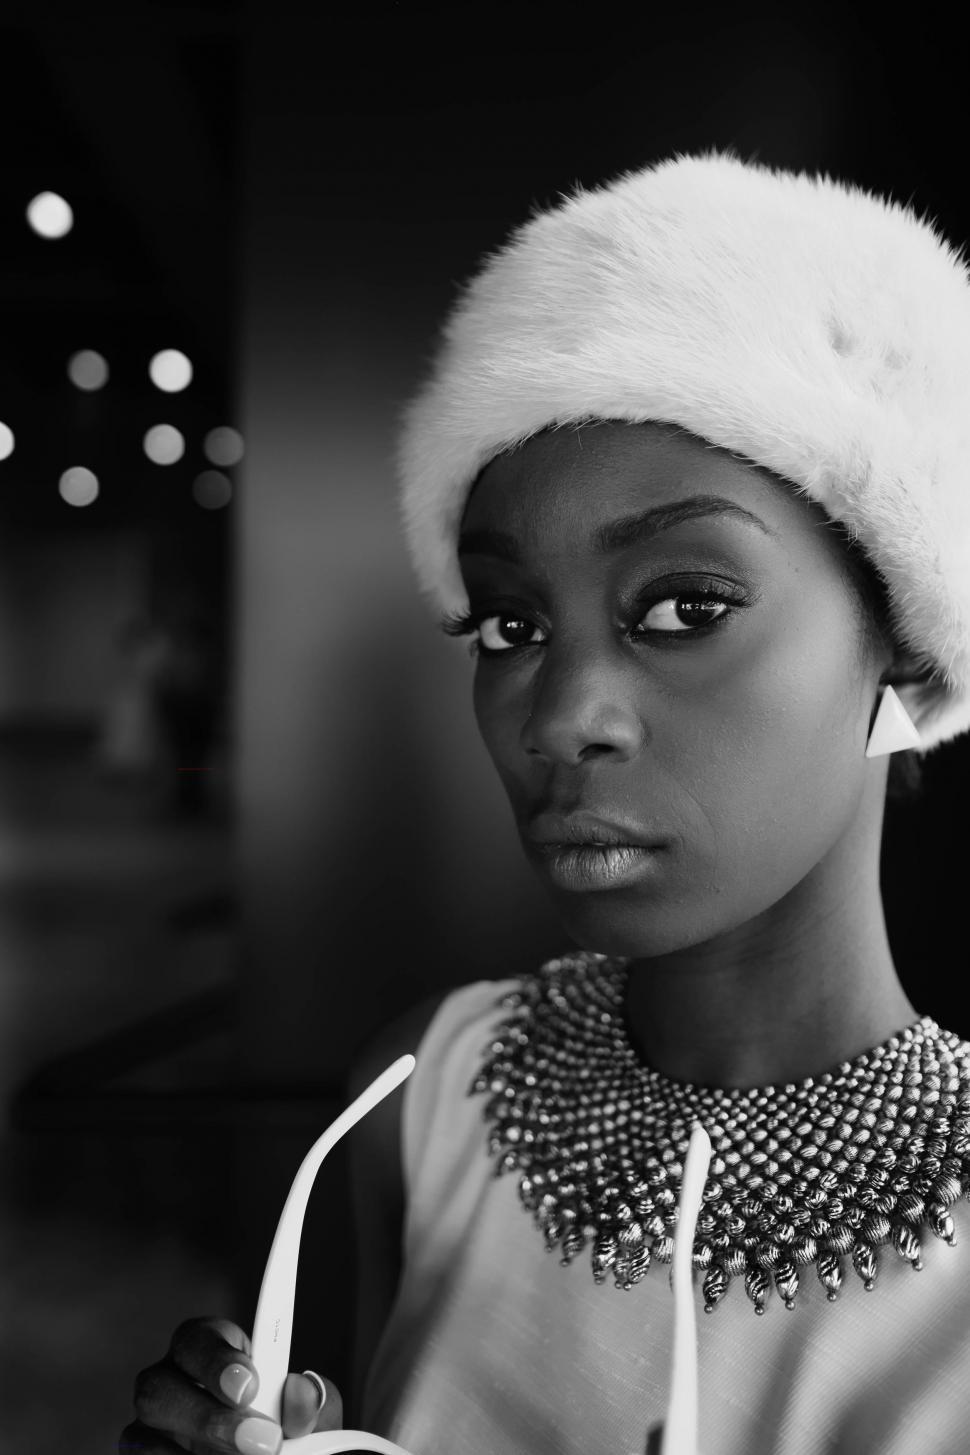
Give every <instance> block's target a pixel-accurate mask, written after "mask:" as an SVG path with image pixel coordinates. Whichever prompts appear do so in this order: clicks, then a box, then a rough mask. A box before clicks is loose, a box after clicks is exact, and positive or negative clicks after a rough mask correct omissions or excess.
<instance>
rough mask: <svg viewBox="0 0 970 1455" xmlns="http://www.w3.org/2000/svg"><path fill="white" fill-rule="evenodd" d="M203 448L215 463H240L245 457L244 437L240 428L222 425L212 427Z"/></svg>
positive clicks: (208, 458)
mask: <svg viewBox="0 0 970 1455" xmlns="http://www.w3.org/2000/svg"><path fill="white" fill-rule="evenodd" d="M202 450H203V453H204V454H205V457H206V459H207V460H211V461H212V463H213V465H222V466H223V467H225V466H226V465H238V464H239V461H240V460H241V459H242V457H243V437H242V435H241V434H240V433H239V431H238V429H230V428H229V426H228V425H220V426H219V428H218V429H210V430H209V433H208V434H207V435H206V437H205V439H204V440H203V442H202Z"/></svg>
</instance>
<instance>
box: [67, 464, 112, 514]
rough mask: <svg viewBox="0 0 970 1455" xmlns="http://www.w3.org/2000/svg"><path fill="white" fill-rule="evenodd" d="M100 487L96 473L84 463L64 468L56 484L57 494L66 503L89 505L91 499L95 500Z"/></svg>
mask: <svg viewBox="0 0 970 1455" xmlns="http://www.w3.org/2000/svg"><path fill="white" fill-rule="evenodd" d="M100 488H101V487H100V486H99V485H98V477H97V475H96V474H95V473H94V471H93V470H88V469H86V468H85V466H84V465H72V466H71V468H70V469H69V470H65V471H64V474H63V475H62V476H61V478H60V481H59V482H58V486H57V490H58V494H59V495H60V497H61V499H62V500H66V501H67V503H68V505H90V504H91V502H92V500H97V498H98V494H99V492H100Z"/></svg>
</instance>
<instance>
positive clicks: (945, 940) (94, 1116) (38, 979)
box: [0, 0, 970, 1455]
mask: <svg viewBox="0 0 970 1455" xmlns="http://www.w3.org/2000/svg"><path fill="white" fill-rule="evenodd" d="M890 27H891V22H890V21H889V20H888V18H887V16H886V13H885V12H881V13H880V12H875V11H873V13H872V16H869V15H867V14H866V13H865V12H863V11H860V10H858V9H857V10H856V11H855V12H854V13H850V12H848V11H846V10H838V11H837V10H836V9H835V8H834V7H833V8H832V9H830V10H826V9H824V8H819V7H812V8H811V9H810V10H809V11H806V12H805V13H804V14H803V15H801V16H799V17H798V18H793V17H792V16H791V15H790V14H784V15H783V14H782V13H781V12H780V11H778V12H775V13H774V14H773V15H760V14H759V15H755V14H752V15H749V16H745V15H744V14H738V13H737V12H736V11H735V10H733V9H732V10H729V9H727V8H725V9H723V10H720V9H719V10H717V11H713V12H705V11H703V10H698V11H693V12H691V11H688V10H685V9H684V8H683V7H677V8H675V10H674V12H673V13H672V14H667V13H663V14H660V13H655V12H651V13H649V14H646V15H645V13H644V11H643V10H642V8H640V7H636V8H634V7H631V8H630V10H629V11H624V10H623V9H622V8H616V7H613V8H609V7H607V8H605V9H602V10H594V11H590V10H589V8H588V7H576V8H571V7H569V6H563V5H560V6H556V7H554V8H553V7H545V6H534V7H528V6H525V7H524V6H521V5H511V4H493V5H491V6H488V7H475V8H472V7H465V8H462V7H457V6H454V5H449V6H446V5H443V4H440V5H434V4H429V5H423V6H419V7H418V6H412V5H405V4H399V5H388V6H384V7H376V8H375V7H368V6H350V7H339V8H338V9H336V10H334V9H327V8H325V7H323V6H319V7H314V8H310V7H304V6H301V5H297V4H295V3H291V0H276V3H274V4H272V5H269V4H256V3H254V4H251V5H245V4H238V3H229V0H222V3H220V0H208V3H200V4H180V3H176V4H168V5H163V4H151V3H147V0H126V3H125V4H123V5H122V4H112V5H109V4H105V3H102V0H91V3H89V4H88V5H86V6H85V7H83V9H82V8H81V7H69V6H64V7H63V8H58V7H56V6H49V5H44V4H40V3H36V4H33V5H30V6H26V5H25V6H22V7H20V6H16V5H8V6H6V7H5V8H4V10H3V12H2V15H0V61H2V66H3V83H2V85H0V125H2V135H3V138H4V145H3V149H2V154H0V178H2V186H0V249H2V251H0V259H2V266H0V318H2V324H0V455H3V456H4V458H2V459H0V1038H2V1040H0V1068H2V1069H0V1074H2V1077H3V1095H4V1109H5V1117H4V1121H3V1125H2V1128H0V1243H2V1260H3V1262H2V1267H3V1274H4V1285H3V1289H2V1293H0V1367H2V1369H3V1375H4V1387H5V1389H6V1391H7V1395H6V1398H5V1413H4V1443H5V1447H6V1448H9V1449H10V1450H16V1451H18V1452H21V1455H34V1452H38V1455H39V1452H44V1455H47V1452H49V1451H51V1450H53V1449H55V1448H63V1445H64V1441H65V1439H69V1441H70V1448H71V1450H72V1452H73V1455H95V1452H102V1451H106V1450H113V1449H114V1448H115V1442H116V1441H117V1438H118V1434H119V1431H120V1429H121V1427H122V1426H123V1425H124V1424H125V1423H126V1422H127V1421H128V1420H129V1419H130V1418H131V1387H132V1383H133V1379H134V1375H135V1373H136V1372H137V1370H138V1369H140V1368H141V1367H142V1366H143V1365H145V1364H148V1363H150V1362H154V1360H156V1359H157V1358H159V1357H161V1355H162V1354H163V1353H164V1351H165V1348H166V1346H167V1343H168V1339H169V1337H170V1334H171V1332H172V1330H173V1329H174V1327H175V1325H176V1323H178V1322H179V1321H180V1320H181V1319H182V1318H185V1317H187V1316H188V1315H190V1314H204V1313H214V1314H224V1315H226V1316H228V1317H231V1318H234V1319H236V1320H237V1321H238V1322H240V1323H242V1324H243V1325H244V1326H245V1327H246V1328H247V1329H249V1328H251V1326H252V1319H253V1315H254V1312H255V1301H256V1295H257V1293H258V1286H259V1279H260V1276H261V1273H262V1268H263V1263H264V1260H265V1258H266V1255H267V1253H268V1250H269V1246H270V1243H271V1240H272V1235H273V1232H274V1230H275V1226H276V1221H277V1218H278V1216H279V1213H280V1210H281V1208H282V1203H283V1200H284V1198H285V1195H286V1191H287V1189H288V1187H289V1183H290V1180H291V1178H292V1176H293V1175H294V1173H295V1171H296V1168H297V1167H298V1165H299V1163H300V1161H301V1159H302V1157H303V1154H304V1153H305V1151H306V1150H307V1148H308V1147H309V1145H310V1144H311V1142H312V1141H313V1140H314V1138H315V1137H316V1136H317V1135H318V1133H319V1132H320V1131H321V1130H322V1129H323V1127H324V1126H325V1125H326V1124H327V1122H328V1121H329V1120H330V1119H332V1117H333V1116H334V1115H336V1113H337V1111H339V1110H340V1109H341V1107H342V1105H343V1104H344V1076H345V1073H346V1070H347V1067H348V1064H349V1061H350V1059H351V1057H352V1056H353V1054H354V1052H355V1050H356V1049H357V1048H358V1047H359V1046H360V1044H361V1043H362V1042H363V1041H364V1040H365V1039H366V1038H367V1037H368V1036H369V1035H370V1034H371V1033H372V1032H373V1031H374V1030H375V1028H376V1027H377V1026H378V1025H379V1024H380V1023H382V1022H383V1021H385V1020H387V1019H389V1018H390V1017H391V1016H393V1015H395V1014H397V1013H398V1012H399V1011H401V1010H403V1009H405V1008H406V1007H407V1006H408V1005H410V1004H411V1003H413V1002H414V1001H416V1000H418V999H420V998H421V997H423V996H424V995H426V994H427V993H429V992H430V991H432V990H434V989H437V988H439V987H445V986H450V985H458V984H461V983H464V982H467V981H469V980H474V979H479V978H483V977H487V978H499V977H502V976H505V975H509V974H513V973H516V972H517V971H519V970H526V969H530V968H534V966H535V965H536V964H537V963H538V961H539V959H540V958H542V957H543V956H546V955H550V954H553V953H555V952H556V951H558V950H561V949H563V948H565V947H566V946H567V945H568V943H569V942H568V940H567V939H566V937H565V936H564V935H563V933H562V931H561V930H560V928H559V926H558V923H557V921H556V920H555V918H554V917H553V915H552V912H551V909H550V907H549V905H548V904H547V902H546V900H545V898H544V897H543V896H542V894H541V892H540V890H539V888H538V887H537V885H536V884H535V883H534V881H533V878H532V875H531V872H530V870H529V869H528V866H527V865H526V863H525V861H524V859H523V857H522V855H521V851H520V849H519V847H518V840H517V837H516V835H515V832H514V829H513V825H512V819H511V814H510V811H509V810H508V809H507V808H506V805H505V799H504V794H503V792H502V790H501V787H500V785H499V783H498V780H497V778H495V776H494V774H493V770H492V769H491V765H490V763H489V762H488V760H487V757H486V754H485V751H484V748H483V747H482V745H481V743H480V741H479V739H478V737H477V732H476V729H475V724H474V719H473V716H472V710H471V698H470V681H471V672H472V665H471V663H470V662H469V660H468V658H467V657H466V656H465V653H464V650H463V648H461V647H459V646H457V644H455V643H454V642H449V641H447V640H446V639H445V638H444V637H443V636H442V635H441V634H440V633H439V632H437V631H436V630H435V629H434V625H433V621H432V618H431V616H430V615H429V613H428V612H427V610H426V608H425V607H424V605H423V604H422V602H421V601H420V599H419V597H418V594H417V590H416V587H415V585H414V583H413V581H412V578H411V575H410V568H409V566H408V563H407V561H406V558H405V554H404V548H403V543H402V541H401V539H400V535H399V529H398V524H397V516H396V504H395V494H394V481H393V475H392V469H391V446H392V439H393V430H394V424H395V417H396V414H397V411H398V410H399V408H400V406H401V404H402V403H403V401H404V399H405V398H406V397H407V395H408V394H409V392H410V391H411V389H412V388H413V387H414V384H415V382H416V380H417V378H418V376H419V373H420V371H421V370H422V369H423V367H424V364H425V361H426V359H427V357H428V354H429V351H430V349H431V347H432V344H433V341H434V336H435V331H436V329H437V326H438V323H439V321H440V318H441V316H442V314H443V311H444V309H445V307H446V305H447V303H448V301H449V300H450V298H451V297H452V294H453V290H454V287H455V285H456V283H457V282H459V281H460V280H461V279H463V278H464V277H466V276H467V275H468V273H469V272H470V270H471V269H472V268H473V266H474V265H475V263H476V260H477V259H478V258H479V256H480V255H481V253H482V252H483V251H484V250H486V249H487V248H490V247H493V246H495V245H496V244H497V243H499V242H500V241H501V240H502V239H503V237H504V236H505V234H506V232H507V230H508V228H509V227H510V226H511V225H512V224H513V223H516V222H518V221H521V220H522V219H523V218H524V217H525V216H526V215H527V213H528V212H529V210H530V208H531V207H532V205H533V204H535V203H546V202H550V201H552V200H554V198H555V197H556V195H557V194H558V193H559V192H560V191H562V190H565V189H567V188H569V187H571V186H572V185H573V183H575V182H577V181H581V182H584V183H587V184H590V185H591V184H595V183H596V182H598V181H601V180H604V179H606V178H608V177H610V176H613V175H615V174H616V173H617V172H618V171H620V170H623V169H626V168H633V167H637V166H640V165H642V164H644V163H646V162H648V161H651V160H654V159H656V158H658V157H660V156H662V155H664V154H667V153H669V152H671V151H672V150H692V149H696V148H700V147H705V146H710V145H718V146H724V145H733V146H734V147H736V148H737V149H738V150H739V151H740V152H741V153H742V154H743V155H745V156H747V157H750V158H752V159H760V160H764V161H767V162H771V163H777V164H783V165H787V166H793V167H802V166H804V167H811V168H821V169H823V170H826V171H829V172H832V173H834V174H837V175H841V176H844V177H846V178H851V179H854V180H856V181H858V182H861V183H862V184H864V185H866V186H869V187H872V188H875V189H877V190H882V191H886V192H890V193H891V194H892V195H894V196H896V197H897V198H899V199H900V200H903V201H905V200H909V199H910V198H912V199H913V200H915V201H916V202H917V203H918V205H919V206H920V207H921V209H922V210H924V211H926V212H928V213H930V214H931V215H932V216H934V217H935V218H936V219H937V220H938V221H939V222H940V223H941V225H942V226H943V227H944V228H945V229H946V230H947V232H948V233H949V235H950V236H951V237H952V238H953V239H954V240H955V241H956V242H958V243H962V242H963V241H964V239H966V238H967V237H968V235H970V195H968V189H967V186H966V182H965V169H964V166H963V156H964V152H965V145H966V131H967V122H966V76H965V67H964V60H963V55H962V51H961V49H960V47H958V46H956V45H953V44H951V43H950V41H949V40H948V38H947V36H946V35H945V34H943V33H942V32H941V31H940V29H939V25H938V22H937V20H936V19H935V18H934V17H933V15H932V14H931V13H930V12H926V13H925V15H924V12H921V11H910V12H907V15H906V17H905V25H904V26H903V25H900V26H899V27H898V28H896V29H892V28H890ZM46 192H51V193H54V194H57V196H59V197H61V198H63V199H65V200H66V201H67V202H68V204H69V205H70V208H71V209H72V213H73V225H72V226H71V228H70V230H68V231H66V232H62V234H61V235H60V236H44V235H43V234H42V233H38V232H37V231H35V230H34V228H33V227H32V225H31V224H30V222H29V221H28V218H27V209H28V206H29V204H30V203H31V201H32V199H34V198H36V197H38V196H39V195H41V194H43V193H46ZM55 212H56V208H55ZM40 222H41V224H42V225H47V226H49V225H50V224H49V223H47V224H45V223H44V219H43V216H41V217H40ZM53 225H54V226H55V228H56V226H57V225H58V224H57V217H56V216H55V217H54V219H53ZM61 226H63V224H61ZM163 350H178V351H179V352H180V353H181V354H182V355H184V356H185V358H186V359H187V360H188V361H189V362H190V365H191V371H192V377H191V381H190V382H189V383H188V385H187V387H184V388H179V389H174V390H173V389H172V388H168V389H166V388H159V387H158V385H157V384H156V383H154V382H153V380H152V378H151V376H150V374H149V363H150V361H151V360H152V359H153V358H154V356H155V355H156V354H158V353H159V352H160V351H163ZM82 351H89V354H90V353H94V354H96V355H98V356H100V359H101V361H102V362H101V363H99V362H98V360H97V359H92V358H91V357H90V356H89V354H86V355H85V356H84V358H83V359H82V360H80V361H79V360H77V358H76V356H77V355H78V354H79V353H82ZM72 361H73V362H72ZM170 362H171V361H170ZM175 363H176V365H177V364H178V363H179V361H178V360H175ZM105 366H106V367H107V371H108V372H107V378H106V380H105V381H104V382H103V383H100V385H98V381H99V380H100V379H102V378H103V375H104V368H105ZM183 370H184V365H183ZM72 376H73V377H72ZM165 382H166V380H165V379H164V378H163V383H165ZM167 382H169V383H170V384H171V383H172V382H175V383H178V382H180V381H179V379H178V378H177V376H176V377H174V378H170V379H169V380H168V381H167ZM95 386H98V387H95ZM158 425H167V426H169V429H168V431H167V432H163V433H162V435H161V437H160V440H159V439H158V437H157V436H156V435H151V436H150V438H146V437H147V436H148V434H149V431H152V430H153V429H154V427H155V426H158ZM4 426H6V431H7V433H6V434H5V433H4V428H3V427H4ZM174 432H177V433H174ZM213 432H215V433H213ZM11 433H12V449H11V448H10V445H11V439H10V435H11ZM159 444H160V446H161V448H162V450H163V451H164V450H165V449H167V450H168V453H167V454H164V453H163V454H162V455H161V458H160V459H159V458H158V455H159ZM146 447H147V448H148V449H151V450H153V451H154V452H155V455H156V458H154V459H153V458H152V457H151V456H150V455H149V454H148V453H146ZM968 761H970V759H968V751H967V747H966V745H965V743H964V744H960V745H950V746H947V747H944V748H942V749H940V750H938V751H937V752H935V753H933V754H931V756H930V758H929V759H928V760H927V766H926V786H925V792H924V801H923V803H922V805H920V806H915V807H914V806H907V805H905V804H900V805H895V806H893V807H892V809H891V810H890V816H889V819H888V822H887V827H886V837H885V846H884V862H883V883H884V890H885V899H886V909H887V917H888V920H889V928H890V937H891V940H892V944H893V949H894V952H895V954H896V958H897V963H898V965H899V967H900V970H901V972H902V974H903V977H904V979H905V981H906V983H907V987H908V989H909V993H910V995H911V997H912V998H913V999H914V1000H915V1002H916V1003H917V1004H918V1005H919V1007H920V1008H921V1009H923V1010H926V1011H929V1012H931V1013H933V1014H935V1015H936V1016H937V1017H938V1018H939V1019H940V1020H942V1021H943V1022H944V1023H946V1024H948V1025H950V1026H951V1027H952V1028H953V1029H955V1030H958V1031H960V1032H961V1033H962V1034H964V1035H970V1015H968V1012H967V1011H966V1009H965V1006H964V1002H963V997H962V984H961V981H962V977H963V973H964V972H965V967H966V952H965V949H964V948H963V944H964V941H965V924H964V920H963V912H962V910H961V908H960V905H961V903H962V895H963V881H964V878H965V866H966V858H965V851H964V849H963V847H962V844H963V831H962V830H963V826H964V825H965V824H966V821H967V788H968ZM345 1176H346V1167H345V1162H344V1159H343V1157H342V1156H341V1155H340V1154H339V1151H338V1153H337V1154H335V1155H334V1157H333V1159H332V1160H330V1161H328V1163H327V1167H326V1169H325V1170H324V1172H323V1173H322V1174H321V1176H320V1178H319V1180H318V1184H317V1187H316V1189H315V1192H314V1195H313V1198H312V1199H311V1204H310V1210H309V1213H308V1217H307V1222H306V1225H305V1231H304V1239H303V1253H302V1259H301V1273H300V1297H299V1300H298V1304H297V1322H296V1330H295V1337H294V1349H293V1359H292V1366H293V1367H295V1368H298V1369H299V1368H304V1367H306V1365H311V1366H313V1367H315V1368H317V1369H320V1370H324V1371H326V1372H327V1373H328V1374H330V1375H331V1376H332V1377H333V1378H334V1379H336V1380H337V1382H338V1383H339V1384H341V1385H343V1386H344V1387H346V1385H347V1372H348V1371H347V1355H348V1350H349V1347H350V1337H349V1336H350V1330H351V1327H352V1317H353V1314H352V1307H351V1301H350V1287H351V1284H350V1275H351V1270H352V1257H351V1256H350V1255H351V1254H353V1253H354V1251H355V1245H354V1242H353V1227H352V1225H351V1220H350V1217H349V1214H348V1209H347V1204H346V1188H345Z"/></svg>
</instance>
